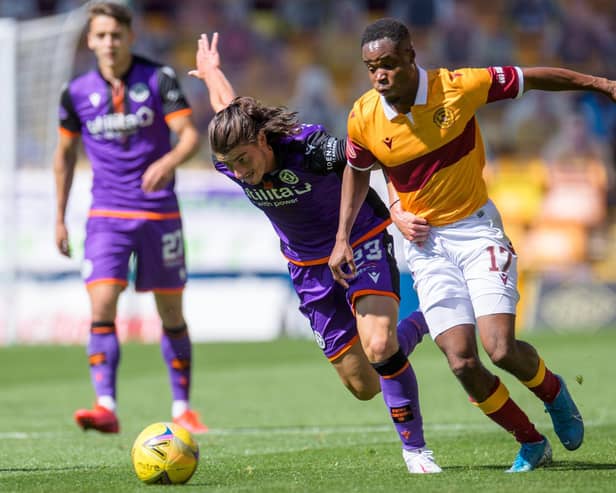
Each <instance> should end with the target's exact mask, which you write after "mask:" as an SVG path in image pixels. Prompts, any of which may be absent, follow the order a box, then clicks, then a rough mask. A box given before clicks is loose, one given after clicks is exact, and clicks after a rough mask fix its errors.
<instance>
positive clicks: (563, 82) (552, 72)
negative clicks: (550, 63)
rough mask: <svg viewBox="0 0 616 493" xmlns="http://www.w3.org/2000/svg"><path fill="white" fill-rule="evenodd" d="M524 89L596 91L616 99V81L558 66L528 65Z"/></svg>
mask: <svg viewBox="0 0 616 493" xmlns="http://www.w3.org/2000/svg"><path fill="white" fill-rule="evenodd" d="M522 73H523V74H524V91H529V90H531V89H539V90H542V91H594V92H599V93H601V94H605V95H606V96H607V97H608V98H610V99H611V100H612V101H616V81H614V80H609V79H606V78H605V77H597V76H594V75H589V74H583V73H580V72H575V71H574V70H569V69H566V68H558V67H526V68H523V69H522Z"/></svg>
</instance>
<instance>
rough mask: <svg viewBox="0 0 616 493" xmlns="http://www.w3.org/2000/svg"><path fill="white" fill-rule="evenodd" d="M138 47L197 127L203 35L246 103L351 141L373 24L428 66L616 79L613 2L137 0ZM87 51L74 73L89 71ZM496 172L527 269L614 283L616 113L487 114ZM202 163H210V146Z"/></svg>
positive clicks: (58, 0)
mask: <svg viewBox="0 0 616 493" xmlns="http://www.w3.org/2000/svg"><path fill="white" fill-rule="evenodd" d="M83 3H84V2H83V1H79V0H20V1H18V2H17V1H10V0H0V16H11V17H17V18H20V19H28V18H33V17H38V16H42V15H50V14H53V13H58V12H63V11H67V10H70V9H72V8H75V7H76V6H79V5H82V4H83ZM124 3H127V4H128V5H129V6H131V7H132V8H133V10H134V11H135V13H136V15H135V25H134V28H135V30H136V32H137V43H136V47H135V51H136V52H138V53H140V54H144V55H146V56H151V57H152V58H154V59H156V60H159V61H163V62H166V63H169V64H170V65H172V66H173V67H174V68H175V69H176V70H177V72H178V74H179V75H180V77H181V79H182V85H183V87H184V89H185V91H186V93H187V94H188V97H189V99H190V102H191V104H192V105H193V107H194V110H195V116H196V119H197V123H198V126H199V128H200V129H202V130H205V128H206V127H207V124H208V122H209V120H210V119H211V117H212V112H211V109H210V108H209V103H208V100H207V92H206V90H205V88H204V87H203V85H202V83H201V82H200V81H198V80H194V79H191V78H190V77H188V76H187V75H186V73H187V72H188V70H189V69H191V68H192V67H193V65H194V53H195V49H196V41H197V38H198V36H199V35H200V33H212V32H214V31H217V32H219V33H220V36H221V40H220V46H219V48H220V51H221V53H222V56H223V64H224V69H225V72H226V73H227V75H228V76H229V78H230V80H231V81H232V83H233V84H234V86H235V88H236V90H237V92H238V93H239V94H249V95H253V96H256V97H258V98H260V99H262V100H263V101H265V102H266V103H267V104H283V105H286V106H288V107H290V108H292V109H294V110H296V111H298V112H299V115H300V118H301V120H303V121H310V122H319V123H322V124H323V125H325V127H326V128H327V129H328V130H330V131H331V132H332V133H334V134H336V135H344V133H345V125H346V116H347V112H348V110H349V108H350V106H351V104H352V102H353V100H354V99H355V98H356V97H357V96H359V95H360V94H361V93H362V92H363V91H364V90H366V89H368V88H369V86H368V79H367V76H366V73H365V69H364V67H363V65H362V63H361V59H360V47H359V43H360V38H361V34H362V31H363V29H364V27H365V25H366V24H367V23H368V22H370V21H371V20H373V19H375V18H378V17H382V16H393V17H397V18H400V19H403V20H405V21H406V22H407V24H408V25H409V27H410V28H411V34H412V36H413V42H414V44H415V48H416V52H417V59H418V62H419V64H420V65H422V66H424V67H425V68H434V67H448V68H457V67H463V66H488V65H507V64H515V65H520V66H531V65H558V66H563V67H566V68H570V69H574V70H579V71H582V72H586V73H592V74H596V75H598V76H603V77H608V78H611V79H616V66H615V65H614V63H613V61H614V60H615V59H616V2H614V0H373V1H370V0H182V1H179V2H171V1H166V0H128V1H126V2H124ZM92 61H93V59H92V57H91V56H90V54H89V53H88V51H87V49H86V47H85V44H84V43H83V41H82V46H81V47H80V49H79V50H78V55H77V59H76V64H75V72H76V73H78V72H82V71H84V70H86V69H88V68H89V67H90V66H91V65H92ZM479 118H480V121H481V124H482V128H483V131H484V138H485V140H486V143H487V146H488V151H489V156H488V158H489V166H488V169H487V170H486V177H487V179H488V183H489V186H490V188H491V192H492V196H493V199H494V200H495V202H496V203H497V204H498V206H499V208H500V209H501V211H502V212H503V215H504V216H505V222H506V225H507V229H508V231H509V233H510V235H511V236H512V237H513V238H512V239H513V240H514V244H515V245H516V246H517V248H518V250H522V251H523V252H520V253H521V255H520V258H521V262H523V265H522V268H524V269H526V270H527V271H529V272H550V271H552V270H556V271H558V272H563V269H564V270H567V271H568V272H575V273H576V275H578V274H579V275H582V276H585V275H588V274H589V273H590V274H592V275H593V276H594V277H597V276H598V277H602V278H609V279H612V280H616V252H615V253H612V250H614V248H610V245H614V244H615V243H616V226H615V224H616V186H615V183H616V167H615V166H616V165H615V163H616V105H615V104H613V103H611V102H610V101H609V100H608V99H607V98H606V97H603V96H597V95H595V94H590V93H587V94H581V93H539V92H535V93H532V92H531V93H528V94H526V95H525V96H524V97H523V98H522V99H520V100H518V101H516V102H514V103H510V102H501V103H496V104H493V105H489V106H486V107H485V108H483V109H481V110H480V113H479ZM202 157H203V160H205V161H207V160H208V150H207V149H204V150H203V154H202Z"/></svg>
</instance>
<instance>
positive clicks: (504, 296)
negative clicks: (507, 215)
mask: <svg viewBox="0 0 616 493" xmlns="http://www.w3.org/2000/svg"><path fill="white" fill-rule="evenodd" d="M404 253H405V256H406V261H407V264H408V267H409V270H410V272H411V275H412V276H413V279H414V281H415V284H414V287H415V290H416V291H417V296H418V298H419V306H420V308H421V310H422V312H423V314H424V316H425V317H426V321H427V323H428V326H429V328H430V335H431V336H432V338H433V339H434V338H436V336H438V335H439V334H441V333H442V332H444V331H446V330H447V329H450V328H452V327H454V326H456V325H460V324H473V325H474V324H475V323H476V318H477V317H481V316H483V315H491V314H496V313H512V314H515V311H516V305H517V302H518V300H519V299H520V295H519V293H518V289H517V282H518V270H517V255H516V254H515V252H514V250H513V246H512V245H511V242H510V241H509V238H507V236H506V235H505V231H504V229H503V223H502V220H501V217H500V214H499V212H498V210H497V209H496V206H495V205H494V203H493V202H492V201H491V200H488V202H486V204H485V205H484V206H483V207H481V208H480V209H479V210H477V211H475V212H474V213H473V214H471V215H470V216H468V217H466V218H465V219H461V220H460V221H456V222H455V223H452V224H449V225H447V226H438V227H432V228H431V229H430V235H429V237H428V240H427V241H426V242H425V243H424V244H423V245H422V246H421V247H419V246H417V245H416V244H415V243H412V242H410V241H408V240H404Z"/></svg>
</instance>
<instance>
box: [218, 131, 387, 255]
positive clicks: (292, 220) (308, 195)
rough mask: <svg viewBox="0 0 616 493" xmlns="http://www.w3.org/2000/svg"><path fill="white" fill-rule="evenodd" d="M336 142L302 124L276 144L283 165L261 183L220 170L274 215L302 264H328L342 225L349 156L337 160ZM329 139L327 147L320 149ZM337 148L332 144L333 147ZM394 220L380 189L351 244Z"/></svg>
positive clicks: (285, 243)
mask: <svg viewBox="0 0 616 493" xmlns="http://www.w3.org/2000/svg"><path fill="white" fill-rule="evenodd" d="M328 141H329V142H331V141H334V142H335V141H336V139H334V138H333V137H330V136H328V135H327V134H326V133H325V131H324V130H323V127H321V126H319V125H302V127H301V132H300V133H298V134H297V135H293V136H289V137H285V138H283V139H281V140H279V141H277V142H270V145H271V146H272V149H273V150H274V154H275V157H276V162H277V164H278V168H277V169H276V170H275V171H273V172H272V173H267V174H265V175H264V177H263V181H262V182H261V183H259V184H258V185H249V184H247V183H243V182H241V181H240V180H238V179H237V178H235V176H234V175H233V173H232V172H231V171H230V170H229V169H228V168H227V167H226V166H225V164H224V163H222V162H215V163H214V164H215V166H216V169H217V170H218V171H220V172H221V173H224V174H225V175H226V176H228V177H229V178H231V179H232V180H233V181H235V182H236V183H237V184H238V185H240V186H241V187H242V188H243V190H244V193H245V194H246V196H247V197H248V199H249V200H250V201H251V202H252V203H253V204H254V205H255V206H257V207H258V208H259V209H261V210H262V211H263V212H264V213H265V214H266V215H267V217H268V218H269V220H270V221H271V223H272V226H273V227H274V230H275V231H276V233H277V234H278V236H279V237H280V245H281V250H282V253H283V255H284V256H285V257H286V258H287V259H288V260H289V261H291V262H293V263H297V264H300V265H301V264H304V263H308V264H317V263H325V262H327V258H328V257H329V254H330V252H331V250H332V248H333V246H334V240H335V237H336V231H337V229H338V213H339V210H340V192H341V183H342V170H343V169H344V166H345V164H346V161H345V160H344V159H338V160H337V161H336V162H334V163H332V162H331V159H330V160H329V161H328V156H325V159H323V153H324V152H325V153H327V152H328V151H327V148H326V147H328V145H327V142H328ZM317 142H321V143H323V148H324V149H321V150H319V149H317V147H318V146H319V145H320V144H317ZM329 147H330V148H331V145H330V146H329ZM390 222H391V220H390V218H389V211H388V210H387V207H386V206H385V204H383V202H382V201H381V200H380V198H379V197H378V195H377V194H376V192H374V191H373V190H371V191H370V193H369V195H368V198H367V200H366V201H365V202H364V204H363V205H362V206H361V209H360V211H359V214H358V216H357V220H356V221H355V224H354V226H353V229H352V232H351V243H352V244H354V243H355V242H356V241H357V240H359V239H360V238H363V237H364V236H366V235H367V237H370V236H371V235H375V234H377V233H378V232H380V231H382V230H384V229H385V228H386V227H387V225H388V224H390Z"/></svg>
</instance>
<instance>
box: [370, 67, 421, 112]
mask: <svg viewBox="0 0 616 493" xmlns="http://www.w3.org/2000/svg"><path fill="white" fill-rule="evenodd" d="M417 78H418V79H419V82H418V84H417V94H416V95H415V102H414V103H413V106H415V105H418V104H426V103H427V102H428V72H426V71H425V70H424V69H423V68H422V67H420V66H419V65H417ZM380 98H381V104H382V106H383V111H384V112H385V116H386V117H387V119H388V120H389V121H391V120H393V119H394V118H396V117H397V116H398V115H399V114H400V113H398V110H396V108H394V107H393V106H391V105H390V104H389V103H388V102H387V101H385V98H384V97H383V96H380ZM406 117H407V118H408V119H409V120H410V121H411V122H413V115H412V114H411V112H410V111H409V112H408V113H407V114H406Z"/></svg>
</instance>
